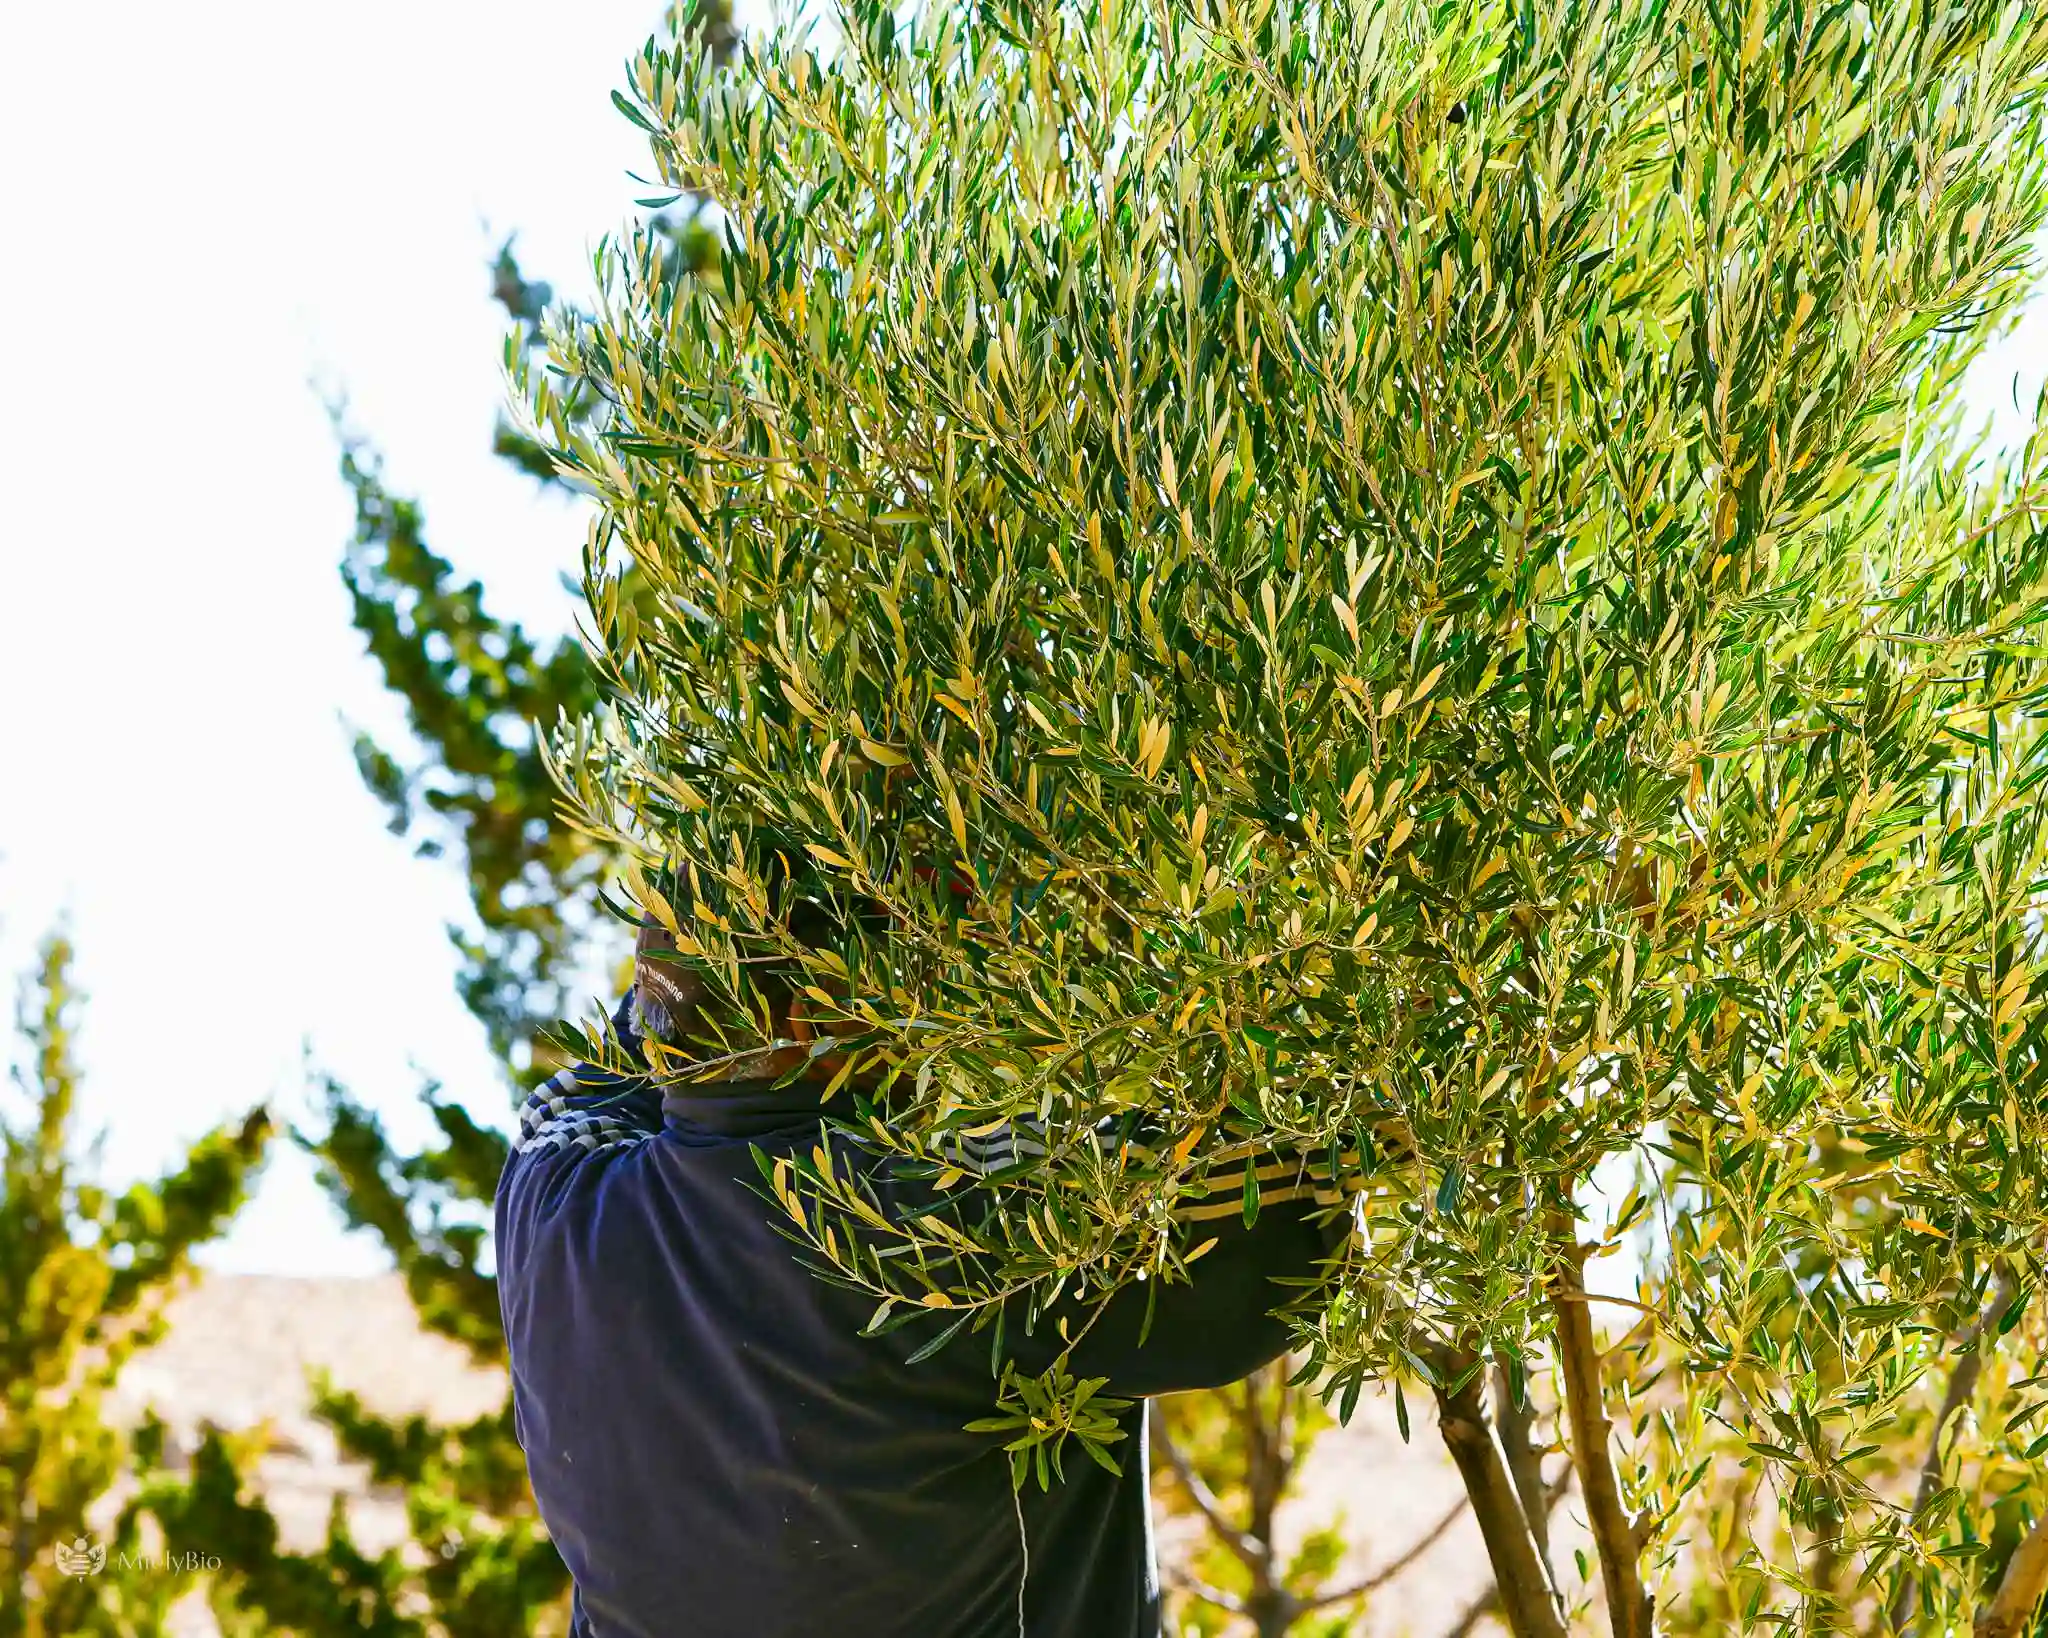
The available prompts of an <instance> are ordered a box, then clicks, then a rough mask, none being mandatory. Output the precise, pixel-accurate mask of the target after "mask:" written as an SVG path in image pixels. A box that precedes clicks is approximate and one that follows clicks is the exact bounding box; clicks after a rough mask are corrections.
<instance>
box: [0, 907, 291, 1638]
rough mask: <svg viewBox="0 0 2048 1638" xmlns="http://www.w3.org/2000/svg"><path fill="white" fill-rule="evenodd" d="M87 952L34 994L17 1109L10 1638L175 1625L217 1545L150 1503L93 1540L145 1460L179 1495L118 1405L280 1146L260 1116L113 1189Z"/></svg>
mask: <svg viewBox="0 0 2048 1638" xmlns="http://www.w3.org/2000/svg"><path fill="white" fill-rule="evenodd" d="M71 958H72V950H71V944H70V941H69V940H68V939H67V938H66V937H64V936H63V935H62V934H61V933H60V934H57V935H54V936H52V937H51V938H49V939H48V940H46V941H45V943H44V945H43V948H42V955H41V960H40V962H39V964H38V967H37V969H36V971H35V973H34V974H33V976H32V977H31V978H29V979H28V980H27V981H25V982H24V983H23V985H22V988H21V1003H20V1011H19V1015H18V1026H17V1027H18V1032H19V1038H20V1045H21V1047H22V1052H21V1057H20V1061H19V1062H18V1063H17V1064H16V1066H15V1067H14V1070H13V1074H12V1077H11V1078H12V1081H13V1088H14V1092H15V1094H16V1096H15V1097H13V1098H11V1099H9V1100H8V1101H7V1103H5V1104H0V1638H98V1635H107V1638H112V1635H115V1634H124V1635H125V1634H134V1633H145V1632H157V1631H160V1630H161V1629H162V1625H163V1621H164V1617H165V1614H166V1612H167V1611H168V1610H169V1608H170V1606H171V1604H172V1603H173V1602H174V1601H175V1600H176V1599H177V1598H178V1597H179V1596H180V1595H181V1594H182V1593H183V1592H184V1591H185V1589H186V1588H187V1586H189V1584H190V1582H191V1575H190V1574H189V1573H184V1572H182V1571H180V1570H179V1569H177V1568H174V1567H170V1566H169V1565H167V1563H166V1560H167V1558H169V1557H170V1556H171V1555H179V1556H182V1555H183V1554H185V1553H186V1552H188V1551H189V1552H194V1553H198V1552H211V1551H212V1550H213V1549H212V1547H211V1544H210V1543H208V1542H206V1541H204V1540H203V1539H201V1538H190V1537H185V1536H182V1535H181V1534H179V1533H178V1532H176V1531H169V1532H167V1533H166V1539H164V1540H163V1541H160V1542H158V1541H152V1540H149V1539H147V1538H146V1536H145V1533H144V1527H143V1522H142V1518H143V1509H142V1507H141V1506H140V1505H139V1501H138V1499H135V1498H131V1499H130V1500H129V1501H128V1502H127V1503H126V1505H123V1506H122V1507H120V1509H119V1511H118V1512H117V1514H116V1515H115V1517H114V1519H113V1522H112V1525H111V1528H110V1529H109V1528H106V1527H104V1526H102V1528H100V1529H99V1530H97V1531H95V1530H94V1529H93V1528H92V1525H93V1523H95V1522H97V1521H98V1520H99V1517H100V1515H101V1512H102V1510H103V1509H104V1508H106V1507H107V1506H109V1505H111V1500H110V1492H111V1491H112V1490H113V1489H114V1488H115V1485H116V1481H117V1480H118V1479H119V1477H120V1476H121V1472H122V1469H123V1466H124V1463H125V1462H126V1461H127V1460H128V1458H129V1457H130V1456H131V1455H132V1457H133V1459H134V1464H135V1466H136V1467H138V1468H139V1469H141V1470H142V1472H143V1473H144V1474H145V1475H149V1476H152V1477H153V1479H154V1481H155V1486H156V1489H157V1493H160V1494H165V1495H169V1494H174V1493H175V1488H176V1487H175V1486H174V1485H172V1484H171V1483H170V1482H169V1481H168V1480H167V1479H165V1478H164V1476H163V1475H162V1473H161V1469H160V1462H161V1458H162V1454H163V1444H162V1441H163V1429H162V1427H161V1425H160V1424H158V1423H156V1422H154V1421H150V1422H146V1423H145V1424H144V1426H143V1428H142V1430H141V1432H140V1434H139V1435H138V1436H137V1437H136V1438H135V1439H134V1441H133V1443H132V1446H131V1444H130V1441H128V1440H126V1439H124V1438H123V1437H122V1435H121V1434H120V1433H119V1432H118V1431H116V1430H115V1429H113V1428H111V1427H109V1426H107V1424H106V1423H105V1421H104V1420H103V1407H104V1401H105V1397H106V1394H107V1391H108V1390H109V1389H110V1388H111V1387H112V1386H113V1384H114V1379H115V1378H116V1376H118V1375H119V1373H120V1371H121V1368H122V1366H123V1365H124V1364H126V1363H127V1361H128V1360H129V1359H130V1358H131V1357H132V1356H133V1355H134V1354H135V1353H136V1351H137V1350H138V1349H141V1348H144V1347H147V1346H148V1345H149V1344H150V1343H151V1342H153V1341H155V1340H156V1338H157V1337H158V1336H159V1335H160V1334H161V1332H162V1327H163V1312H164V1307H165V1305H166V1303H167V1302H168V1301H169V1299H170V1298H171V1297H172V1296H173V1295H174V1294H175V1293H176V1292H177V1290H178V1289H179V1288H180V1287H181V1286H182V1285H183V1284H184V1283H185V1279H186V1276H187V1274H188V1272H189V1270H190V1266H191V1252H192V1248H193V1247H194V1246H196V1245H198V1244H199V1243H200V1242H202V1241H204V1240H209V1239H211V1238H213V1237H214V1236H215V1235H216V1234H218V1233H219V1232H220V1230H221V1229H222V1228H223V1227H224V1226H225V1224H226V1223H227V1220H228V1219H229V1218H230V1217H232V1216H233V1215H234V1213H235V1211H236V1210H237V1209H238V1208H239V1207H240V1205H241V1203H242V1201H243V1199H244V1198H245V1196H246V1195H247V1193H248V1187H249V1183H250V1181H251V1178H252V1175H253V1173H254V1172H255V1170H256V1167H257V1166H258V1164H259V1163H260V1162H261V1160H262V1158H263V1154H264V1151H265V1149H266V1147H267V1145H268V1143H269V1140H270V1123H269V1118H268V1116H267V1115H266V1114H265V1113H264V1112H263V1111H262V1110H260V1109H258V1110H256V1111H254V1112H252V1113H251V1114H250V1115H248V1116H247V1117H246V1118H245V1119H243V1120H241V1121H238V1122H233V1123H230V1124H228V1125H226V1126H223V1127H221V1128H219V1129H218V1130H216V1131H214V1132H211V1133H209V1134H208V1135H207V1136H206V1137H204V1138H202V1139H200V1141H199V1142H198V1143H196V1144H194V1145H193V1147H192V1148H191V1149H190V1150H188V1151H187V1152H186V1153H185V1154H184V1155H183V1156H181V1157H180V1158H179V1159H178V1161H177V1162H176V1163H175V1164H174V1165H173V1166H172V1167H171V1169H170V1170H169V1171H167V1172H165V1173H164V1174H163V1175H162V1176H161V1177H159V1178H156V1179H155V1180H153V1181H150V1182H144V1183H138V1184H136V1185H135V1186H134V1187H132V1188H130V1189H128V1190H127V1191H125V1192H123V1193H119V1194H114V1193H109V1192H108V1191H106V1190H105V1189H103V1188H102V1187H101V1186H100V1185H99V1184H98V1183H96V1182H95V1181H94V1179H93V1164H92V1162H93V1159H94V1151H95V1149H96V1147H97V1146H96V1145H91V1146H87V1147H86V1148H85V1150H84V1153H83V1155H81V1154H80V1152H79V1145H78V1141H77V1137H78V1134H77V1129H76V1103H77V1094H78V1079H79V1077H78V1066H77V1062H76V1059H75V1057H74V1055H73V1049H72V1031H73V1028H74V1024H75V1013H76V1009H77V1005H78V996H77V993H76V991H75V990H74V989H73V988H72V984H71V976H70V969H71ZM145 1555H146V1556H147V1557H148V1559H149V1560H150V1562H148V1563H143V1562H140V1560H141V1559H142V1558H143V1557H144V1556H145Z"/></svg>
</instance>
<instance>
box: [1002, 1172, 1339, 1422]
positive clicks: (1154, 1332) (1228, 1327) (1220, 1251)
mask: <svg viewBox="0 0 2048 1638" xmlns="http://www.w3.org/2000/svg"><path fill="white" fill-rule="evenodd" d="M1345 1164H1346V1166H1347V1167H1348V1168H1351V1169H1354V1170H1355V1165H1354V1163H1353V1162H1351V1161H1350V1160H1348V1159H1347V1160H1346V1162H1345ZM1247 1169H1250V1170H1252V1171H1253V1172H1254V1173H1255V1177H1256V1186H1257V1191H1258V1207H1257V1211H1256V1213H1255V1214H1253V1216H1252V1221H1251V1222H1249V1223H1247V1222H1246V1221H1245V1217H1246V1211H1245V1205H1244V1202H1245V1199H1246V1196H1247V1188H1246V1184H1245V1172H1246V1170H1247ZM1347 1185H1348V1179H1347V1177H1346V1176H1345V1175H1336V1174H1333V1173H1332V1172H1331V1169H1330V1167H1329V1164H1328V1162H1327V1160H1325V1161H1322V1162H1314V1161H1309V1160H1306V1159H1300V1158H1291V1157H1288V1156H1284V1155H1280V1154H1277V1153H1275V1154H1266V1155H1262V1156H1257V1157H1254V1158H1252V1159H1250V1160H1246V1161H1240V1162H1238V1163H1237V1164H1235V1165H1232V1166H1229V1167H1227V1168H1224V1169H1222V1170H1220V1171H1218V1172H1216V1173H1213V1174H1211V1177H1210V1179H1209V1181H1208V1182H1207V1184H1206V1185H1205V1186H1204V1187H1203V1188H1202V1190H1201V1192H1200V1193H1199V1194H1196V1195H1195V1196H1193V1197H1192V1198H1191V1199H1189V1200H1188V1201H1187V1202H1186V1203H1185V1204H1184V1205H1183V1206H1182V1207H1181V1208H1180V1209H1179V1210H1178V1211H1177V1212H1176V1216H1177V1217H1179V1218H1180V1219H1181V1220H1182V1221H1183V1222H1184V1223H1186V1224H1187V1225H1188V1235H1189V1242H1190V1244H1191V1245H1192V1246H1195V1247H1199V1246H1201V1245H1202V1243H1203V1242H1204V1241H1207V1240H1212V1239H1213V1240H1214V1242H1215V1244H1214V1245H1212V1246H1210V1247H1209V1249H1208V1250H1207V1251H1206V1252H1204V1253H1203V1254H1202V1255H1201V1256H1200V1257H1199V1258H1198V1259H1196V1260H1195V1261H1194V1262H1193V1263H1192V1264H1191V1265H1190V1266H1189V1268H1188V1270H1187V1277H1186V1278H1185V1279H1180V1280H1175V1281H1171V1282H1162V1281H1151V1280H1143V1281H1138V1282H1136V1283H1135V1284H1132V1285H1128V1286H1125V1287H1124V1288H1123V1289H1122V1290H1120V1291H1118V1292H1117V1293H1116V1294H1115V1295H1114V1296H1113V1297H1111V1298H1110V1299H1109V1301H1108V1302H1107V1303H1106V1304H1103V1305H1101V1306H1100V1307H1099V1308H1080V1307H1076V1308H1074V1309H1073V1310H1072V1311H1071V1312H1070V1314H1069V1316H1068V1318H1069V1325H1070V1329H1072V1330H1074V1331H1077V1332H1078V1333H1079V1338H1080V1339H1079V1341H1078V1343H1077V1344H1076V1346H1075V1348H1074V1351H1073V1354H1072V1356H1071V1359H1070V1361H1069V1368H1070V1369H1071V1370H1072V1371H1073V1373H1074V1374H1075V1375H1076V1376H1078V1377H1106V1378H1108V1382H1109V1391H1110V1392H1111V1393H1114V1394H1117V1395H1120V1396H1125V1397H1131V1398H1148V1397H1151V1396H1152V1395H1155V1394H1165V1393H1181V1392H1185V1391H1187V1390H1190V1389H1194V1388H1214V1387H1221V1386H1222V1385H1223V1384H1225V1383H1228V1382H1236V1381H1238V1380H1240V1379H1241V1378H1243V1377H1245V1376H1248V1375H1250V1374H1251V1372H1253V1371H1255V1370H1257V1369H1258V1368H1259V1367H1260V1366H1261V1365H1265V1364H1267V1363H1269V1362H1271V1361H1272V1360H1275V1359H1277V1358H1279V1357H1280V1355H1282V1354H1283V1353H1285V1352H1286V1351H1287V1347H1288V1344H1289V1342H1290V1340H1291V1339H1292V1336H1293V1332H1292V1328H1291V1327H1290V1325H1289V1323H1288V1321H1287V1320H1286V1319H1284V1318H1283V1317H1281V1316H1280V1314H1279V1312H1278V1311H1279V1310H1281V1309H1283V1308H1284V1307H1285V1306H1286V1305H1287V1304H1288V1303H1290V1302H1292V1301H1293V1300H1295V1299H1296V1298H1297V1297H1298V1296H1300V1295H1301V1292H1302V1289H1303V1288H1304V1287H1306V1286H1311V1285H1313V1284H1314V1283H1315V1282H1316V1281H1317V1279H1318V1278H1319V1277H1320V1276H1321V1275H1322V1273H1323V1271H1324V1268H1325V1265H1326V1264H1327V1263H1328V1261H1329V1260H1330V1258H1331V1257H1332V1256H1334V1255H1335V1254H1336V1253H1337V1251H1338V1250H1339V1248H1340V1247H1341V1246H1342V1245H1343V1243H1344V1242H1345V1240H1346V1239H1348V1238H1349V1236H1350V1233H1351V1210H1350V1202H1351V1200H1352V1198H1353V1197H1354V1196H1353V1191H1352V1189H1351V1188H1350V1187H1349V1186H1347ZM1091 1316H1092V1323H1089V1321H1090V1318H1091ZM1059 1317H1060V1316H1059V1313H1058V1311H1057V1310H1056V1311H1055V1312H1054V1314H1053V1315H1051V1316H1049V1317H1048V1318H1047V1320H1044V1321H1041V1323H1040V1326H1039V1328H1038V1334H1037V1335H1036V1336H1035V1337H1034V1338H1033V1339H1032V1341H1031V1343H1030V1344H1029V1346H1027V1347H1025V1348H1023V1349H1020V1350H1018V1364H1019V1366H1020V1367H1022V1368H1030V1367H1031V1366H1032V1365H1033V1364H1035V1365H1036V1367H1037V1368H1039V1369H1043V1368H1044V1366H1045V1365H1047V1364H1049V1363H1050V1362H1051V1360H1052V1358H1053V1357H1054V1353H1055V1351H1056V1350H1057V1348H1058V1346H1059V1344H1058V1343H1057V1342H1056V1341H1055V1340H1054V1338H1055V1337H1056V1335H1057V1332H1056V1325H1057V1321H1058V1318H1059ZM1084 1325H1085V1326H1086V1329H1085V1330H1082V1329H1081V1328H1082V1326H1084Z"/></svg>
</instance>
